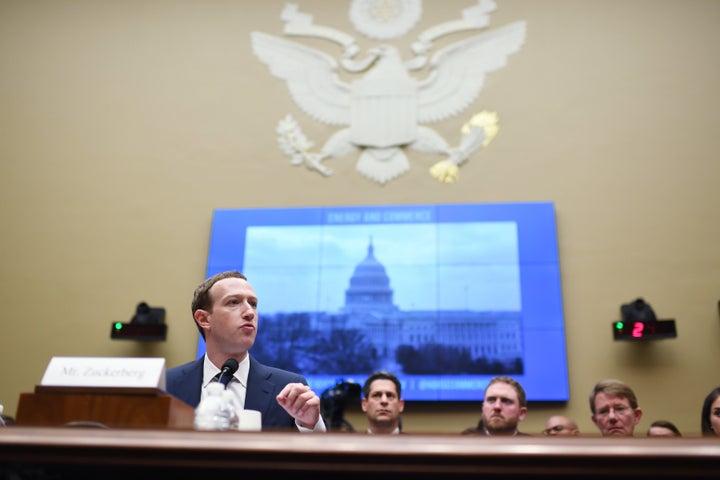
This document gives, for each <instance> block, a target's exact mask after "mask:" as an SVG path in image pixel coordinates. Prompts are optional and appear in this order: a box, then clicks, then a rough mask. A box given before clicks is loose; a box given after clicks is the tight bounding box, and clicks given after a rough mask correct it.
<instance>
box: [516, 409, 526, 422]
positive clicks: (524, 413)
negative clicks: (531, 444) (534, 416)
mask: <svg viewBox="0 0 720 480" xmlns="http://www.w3.org/2000/svg"><path fill="white" fill-rule="evenodd" d="M519 413H520V414H519V415H518V419H520V420H524V419H525V415H527V407H520V412H519Z"/></svg>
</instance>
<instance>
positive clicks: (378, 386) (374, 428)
mask: <svg viewBox="0 0 720 480" xmlns="http://www.w3.org/2000/svg"><path fill="white" fill-rule="evenodd" d="M401 392H402V384H401V383H400V380H399V379H398V378H397V377H396V376H395V375H394V374H392V373H390V372H386V371H382V370H381V371H377V372H374V373H372V374H371V375H370V376H369V377H368V378H367V380H365V384H364V385H363V398H362V400H361V404H360V406H361V407H362V411H363V412H365V415H366V416H367V433H371V434H375V435H382V434H398V433H402V432H401V419H400V415H401V414H402V412H403V411H404V410H405V400H403V399H402V397H401V395H400V394H401Z"/></svg>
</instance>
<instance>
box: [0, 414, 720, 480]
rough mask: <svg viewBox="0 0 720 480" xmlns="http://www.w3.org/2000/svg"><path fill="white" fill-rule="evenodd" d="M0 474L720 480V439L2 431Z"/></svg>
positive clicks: (65, 476) (27, 428)
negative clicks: (704, 479)
mask: <svg viewBox="0 0 720 480" xmlns="http://www.w3.org/2000/svg"><path fill="white" fill-rule="evenodd" d="M0 468H3V469H5V470H4V472H3V473H4V474H5V475H0V478H11V477H12V475H16V476H18V471H23V469H26V470H27V469H30V470H27V471H29V472H30V473H31V474H33V475H37V471H38V469H39V471H40V472H41V474H42V475H48V478H50V477H52V478H74V479H79V478H97V476H98V475H109V474H117V475H129V476H130V477H131V478H132V479H133V480H137V479H139V478H151V477H153V478H158V476H160V477H162V478H165V477H167V476H168V475H180V474H183V477H184V478H186V477H187V476H188V475H195V474H197V475H203V476H204V475H207V474H210V473H212V474H213V475H215V474H218V473H219V474H228V475H250V474H252V475H254V476H255V475H266V476H267V475H270V474H284V475H292V477H290V476H288V477H287V478H298V477H300V478H313V479H326V478H327V479H330V478H332V479H360V478H363V479H365V480H367V478H368V477H378V476H380V477H382V478H384V477H386V476H392V477H393V478H397V479H406V478H413V479H415V480H417V479H438V480H440V479H442V480H444V479H448V478H451V479H462V478H478V477H481V476H486V477H488V478H535V479H541V478H548V479H549V478H553V479H557V478H598V479H599V478H607V477H613V478H633V479H638V478H651V477H652V478H654V479H662V478H683V479H686V478H718V477H720V439H706V438H678V439H667V438H645V437H643V438H631V439H605V438H599V437H580V438H569V439H565V438H559V437H512V438H486V437H476V436H463V435H418V434H408V435H401V436H372V435H364V434H358V433H325V434H313V433H311V434H304V433H299V432H288V433H282V432H267V433H266V432H197V431H192V430H146V429H143V430H130V429H92V428H67V427H65V428H62V427H58V428H39V427H22V426H12V427H7V428H3V429H0ZM32 469H34V470H32ZM33 472H34V473H33ZM21 473H22V472H21ZM19 478H22V476H21V475H20V476H19ZM28 478H29V477H28ZM36 478H37V477H36ZM253 478H256V477H253Z"/></svg>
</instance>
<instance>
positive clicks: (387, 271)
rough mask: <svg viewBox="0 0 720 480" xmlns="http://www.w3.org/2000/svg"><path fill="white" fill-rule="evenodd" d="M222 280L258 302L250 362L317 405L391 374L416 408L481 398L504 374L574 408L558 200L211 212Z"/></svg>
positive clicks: (534, 393)
mask: <svg viewBox="0 0 720 480" xmlns="http://www.w3.org/2000/svg"><path fill="white" fill-rule="evenodd" d="M225 270H239V271H241V272H243V273H244V274H245V275H246V276H247V277H248V280H249V281H250V283H251V284H252V286H253V288H254V289H255V292H256V294H257V295H258V298H259V307H258V315H259V328H258V335H257V339H256V341H255V345H254V346H253V348H252V349H251V350H250V354H251V356H252V357H254V358H256V359H257V360H259V361H260V362H262V363H265V364H267V365H271V366H275V367H279V368H284V369H287V370H291V371H294V372H297V373H301V374H303V375H304V376H305V377H306V378H307V380H308V383H309V384H310V386H311V387H312V388H313V390H314V391H315V392H316V393H317V394H318V395H320V394H321V393H322V392H324V391H325V390H327V389H330V388H332V387H334V386H335V385H336V384H338V383H339V382H355V383H359V384H362V383H363V382H364V381H365V378H367V376H368V375H369V374H370V373H372V372H373V371H375V370H389V371H391V372H393V373H395V374H396V375H397V376H398V377H399V378H400V380H401V381H402V386H403V390H402V395H403V398H404V399H405V400H407V401H478V400H482V398H483V391H484V389H485V386H486V385H487V383H488V381H489V380H490V379H491V378H492V377H494V376H496V375H507V376H511V377H513V378H515V379H516V380H518V381H519V382H520V383H521V384H522V385H523V387H524V388H525V390H526V392H527V396H528V400H529V401H567V400H568V399H569V387H568V376H567V358H566V348H565V328H564V318H563V309H562V293H561V282H560V267H559V260H558V245H557V231H556V223H555V210H554V206H553V204H552V203H549V202H538V203H507V204H442V205H387V206H347V207H294V208H254V209H223V210H216V211H215V212H214V214H213V222H212V231H211V238H210V248H209V255H208V264H207V276H208V277H209V276H211V275H214V274H216V273H219V272H222V271H225ZM197 353H198V356H200V355H203V354H204V353H205V344H204V341H203V339H202V337H199V340H198V351H197Z"/></svg>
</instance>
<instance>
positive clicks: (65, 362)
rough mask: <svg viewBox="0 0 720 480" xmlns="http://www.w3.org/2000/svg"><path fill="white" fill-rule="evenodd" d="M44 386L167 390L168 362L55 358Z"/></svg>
mask: <svg viewBox="0 0 720 480" xmlns="http://www.w3.org/2000/svg"><path fill="white" fill-rule="evenodd" d="M40 385H42V386H53V387H123V388H148V387H149V388H159V389H161V390H165V359H164V358H142V357H53V358H52V359H50V363H49V364H48V366H47V368H46V369H45V374H44V375H43V378H42V381H41V382H40Z"/></svg>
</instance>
